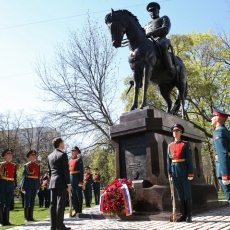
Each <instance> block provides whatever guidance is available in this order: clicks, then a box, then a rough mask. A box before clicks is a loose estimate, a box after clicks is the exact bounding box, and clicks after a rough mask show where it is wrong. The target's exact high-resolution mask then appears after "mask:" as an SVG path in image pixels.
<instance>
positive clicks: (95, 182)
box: [93, 168, 101, 205]
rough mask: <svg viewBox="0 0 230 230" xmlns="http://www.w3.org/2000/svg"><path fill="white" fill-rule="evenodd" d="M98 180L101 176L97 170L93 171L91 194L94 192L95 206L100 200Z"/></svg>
mask: <svg viewBox="0 0 230 230" xmlns="http://www.w3.org/2000/svg"><path fill="white" fill-rule="evenodd" d="M100 179H101V175H100V173H99V169H98V168H95V169H94V174H93V192H94V198H95V204H96V205H98V204H99V198H100Z"/></svg>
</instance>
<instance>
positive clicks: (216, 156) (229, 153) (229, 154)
mask: <svg viewBox="0 0 230 230" xmlns="http://www.w3.org/2000/svg"><path fill="white" fill-rule="evenodd" d="M228 156H229V157H230V152H228ZM215 158H216V159H217V158H218V155H215Z"/></svg>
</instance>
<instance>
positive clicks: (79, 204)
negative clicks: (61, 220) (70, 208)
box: [78, 202, 82, 213]
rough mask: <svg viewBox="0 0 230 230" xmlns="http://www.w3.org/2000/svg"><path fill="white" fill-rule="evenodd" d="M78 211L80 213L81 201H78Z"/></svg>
mask: <svg viewBox="0 0 230 230" xmlns="http://www.w3.org/2000/svg"><path fill="white" fill-rule="evenodd" d="M78 207H79V209H78V213H82V202H78Z"/></svg>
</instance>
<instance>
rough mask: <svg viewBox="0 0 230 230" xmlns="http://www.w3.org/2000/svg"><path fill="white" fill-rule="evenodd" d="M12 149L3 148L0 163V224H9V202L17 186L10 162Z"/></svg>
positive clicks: (14, 168)
mask: <svg viewBox="0 0 230 230" xmlns="http://www.w3.org/2000/svg"><path fill="white" fill-rule="evenodd" d="M12 154H13V150H12V149H9V148H8V149H5V150H4V151H3V152H2V157H4V158H5V161H4V162H2V163H0V226H2V225H11V223H10V222H9V217H10V215H9V214H10V203H11V200H12V199H13V196H14V189H15V188H16V187H17V174H16V173H17V168H16V165H15V164H14V163H12V162H11V161H12Z"/></svg>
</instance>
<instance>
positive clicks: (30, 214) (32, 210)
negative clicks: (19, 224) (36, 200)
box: [29, 207, 35, 221]
mask: <svg viewBox="0 0 230 230" xmlns="http://www.w3.org/2000/svg"><path fill="white" fill-rule="evenodd" d="M29 220H30V221H35V219H34V207H29Z"/></svg>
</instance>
